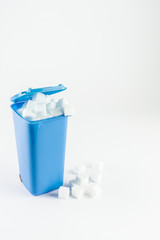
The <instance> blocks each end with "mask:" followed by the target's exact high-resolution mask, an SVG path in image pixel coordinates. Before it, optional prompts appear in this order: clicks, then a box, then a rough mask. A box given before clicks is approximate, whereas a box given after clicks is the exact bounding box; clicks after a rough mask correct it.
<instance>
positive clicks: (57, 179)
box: [11, 102, 68, 195]
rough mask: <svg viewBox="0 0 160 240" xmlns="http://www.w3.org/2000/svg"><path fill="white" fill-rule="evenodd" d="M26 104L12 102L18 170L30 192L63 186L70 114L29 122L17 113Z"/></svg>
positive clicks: (41, 191) (38, 193)
mask: <svg viewBox="0 0 160 240" xmlns="http://www.w3.org/2000/svg"><path fill="white" fill-rule="evenodd" d="M23 103H24V102H15V103H14V104H12V105H11V108H12V110H13V119H14V127H15V135H16V144H17V153H18V161H19V170H20V175H21V179H22V182H23V184H24V185H25V187H26V188H27V189H28V191H29V192H30V193H31V194H33V195H40V194H43V193H46V192H49V191H52V190H55V189H58V188H59V187H60V186H61V185H63V174H64V161H65V148H66V134H67V121H68V117H67V116H58V117H53V118H49V119H43V120H38V121H28V120H26V119H24V118H22V117H21V116H20V115H19V114H18V113H17V109H19V108H20V107H21V106H22V105H23Z"/></svg>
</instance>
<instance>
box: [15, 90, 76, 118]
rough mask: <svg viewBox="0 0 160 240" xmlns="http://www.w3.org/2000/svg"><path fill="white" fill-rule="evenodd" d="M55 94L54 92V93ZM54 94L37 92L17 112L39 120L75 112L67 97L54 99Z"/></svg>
mask: <svg viewBox="0 0 160 240" xmlns="http://www.w3.org/2000/svg"><path fill="white" fill-rule="evenodd" d="M53 95H54V94H53ZM53 95H45V94H43V93H40V92H39V93H36V94H35V95H34V96H33V97H32V99H31V100H28V101H26V102H25V103H24V104H23V106H22V108H20V109H18V110H17V112H18V113H19V114H20V115H21V116H22V117H23V118H25V119H27V120H30V121H37V120H41V119H46V118H52V117H58V116H61V115H64V116H70V115H73V114H74V108H73V106H72V105H70V104H69V103H68V102H67V100H66V99H64V98H62V99H59V100H57V99H54V98H53Z"/></svg>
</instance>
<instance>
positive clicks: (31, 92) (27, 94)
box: [10, 84, 67, 103]
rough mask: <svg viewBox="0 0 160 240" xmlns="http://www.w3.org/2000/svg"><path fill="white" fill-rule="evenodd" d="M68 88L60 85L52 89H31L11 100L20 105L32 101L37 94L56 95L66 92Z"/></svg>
mask: <svg viewBox="0 0 160 240" xmlns="http://www.w3.org/2000/svg"><path fill="white" fill-rule="evenodd" d="M66 89H67V88H66V87H65V86H63V85H62V84H59V85H58V86H51V87H43V88H34V89H32V88H29V89H28V91H23V92H20V93H18V94H16V95H14V96H12V97H11V98H10V100H11V102H12V103H18V102H23V101H28V100H29V99H32V97H33V95H34V94H35V93H38V92H39V93H43V94H45V95H46V94H47V95H51V94H55V93H58V92H61V91H64V90H66Z"/></svg>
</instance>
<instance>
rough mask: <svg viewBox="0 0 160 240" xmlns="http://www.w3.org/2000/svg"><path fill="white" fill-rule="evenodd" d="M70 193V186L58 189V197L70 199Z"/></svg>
mask: <svg viewBox="0 0 160 240" xmlns="http://www.w3.org/2000/svg"><path fill="white" fill-rule="evenodd" d="M69 193H70V189H69V187H64V186H61V187H60V188H59V189H58V198H60V199H68V198H69Z"/></svg>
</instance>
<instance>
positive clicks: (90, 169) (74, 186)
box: [58, 162, 103, 199]
mask: <svg viewBox="0 0 160 240" xmlns="http://www.w3.org/2000/svg"><path fill="white" fill-rule="evenodd" d="M102 171H103V162H96V163H94V164H89V165H78V166H76V167H75V168H74V169H73V173H74V174H75V178H74V179H71V180H70V181H69V187H66V186H62V187H60V188H59V189H58V197H59V198H61V199H68V198H69V195H70V194H71V196H72V197H74V198H77V199H81V198H83V197H84V196H88V197H97V196H100V194H101V192H102V188H101V181H102Z"/></svg>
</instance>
